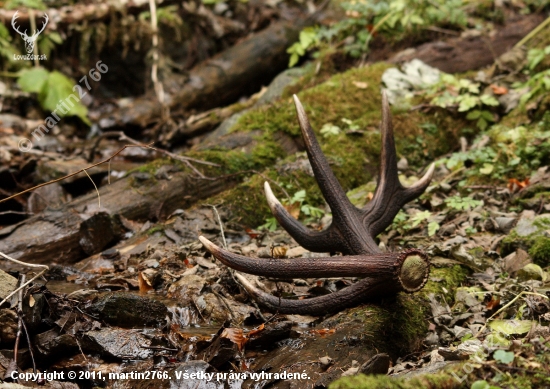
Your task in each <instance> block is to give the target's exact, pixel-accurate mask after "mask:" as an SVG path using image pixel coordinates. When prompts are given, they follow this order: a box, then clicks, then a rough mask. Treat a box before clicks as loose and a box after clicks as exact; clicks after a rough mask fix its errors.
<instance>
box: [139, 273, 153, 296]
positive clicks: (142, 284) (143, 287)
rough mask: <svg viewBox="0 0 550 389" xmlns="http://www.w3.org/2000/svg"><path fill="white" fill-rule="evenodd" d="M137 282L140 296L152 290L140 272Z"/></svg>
mask: <svg viewBox="0 0 550 389" xmlns="http://www.w3.org/2000/svg"><path fill="white" fill-rule="evenodd" d="M138 282H139V293H140V294H145V293H147V292H149V291H150V290H153V286H152V285H151V283H150V282H149V280H148V279H147V278H145V277H144V276H143V274H142V272H139V275H138Z"/></svg>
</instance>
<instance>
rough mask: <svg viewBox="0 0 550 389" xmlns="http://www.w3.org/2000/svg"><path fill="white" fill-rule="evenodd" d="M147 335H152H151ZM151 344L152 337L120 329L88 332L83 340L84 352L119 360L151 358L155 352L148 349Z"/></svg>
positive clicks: (135, 331) (140, 332) (139, 332)
mask: <svg viewBox="0 0 550 389" xmlns="http://www.w3.org/2000/svg"><path fill="white" fill-rule="evenodd" d="M153 333H154V332H153ZM147 335H150V333H148V334H147ZM160 335H161V334H160V333H159V336H160ZM151 343H152V338H151V336H145V334H143V333H142V331H137V330H125V329H119V328H102V329H101V330H98V331H88V332H86V333H85V334H84V337H83V338H82V347H83V348H84V350H86V351H88V352H97V353H99V354H101V355H103V356H107V357H114V358H118V359H147V358H151V357H152V356H153V354H154V350H153V349H151V348H147V347H150V346H151Z"/></svg>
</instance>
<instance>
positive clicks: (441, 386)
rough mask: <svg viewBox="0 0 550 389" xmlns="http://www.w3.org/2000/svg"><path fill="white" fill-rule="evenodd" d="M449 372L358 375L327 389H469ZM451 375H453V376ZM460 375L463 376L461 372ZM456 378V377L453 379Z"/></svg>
mask: <svg viewBox="0 0 550 389" xmlns="http://www.w3.org/2000/svg"><path fill="white" fill-rule="evenodd" d="M448 370H449V371H443V372H439V373H436V374H425V375H419V376H416V377H412V378H409V379H407V378H392V377H388V376H384V375H376V376H366V375H364V374H359V375H356V376H353V377H343V378H340V379H339V380H337V381H335V382H333V383H332V384H331V385H330V386H329V389H351V388H353V389H417V388H423V389H462V388H469V386H468V384H467V382H466V381H463V382H461V381H460V380H459V379H457V378H456V377H460V376H459V375H458V374H457V373H456V371H455V370H459V368H458V366H453V367H452V369H448ZM452 373H455V375H453V374H452ZM461 375H464V373H463V372H462V374H461ZM455 376H456V377H455Z"/></svg>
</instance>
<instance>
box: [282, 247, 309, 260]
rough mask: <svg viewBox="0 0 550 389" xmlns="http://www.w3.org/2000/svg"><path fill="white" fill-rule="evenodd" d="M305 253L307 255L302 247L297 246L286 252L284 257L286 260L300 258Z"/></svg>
mask: <svg viewBox="0 0 550 389" xmlns="http://www.w3.org/2000/svg"><path fill="white" fill-rule="evenodd" d="M306 253H309V251H308V250H306V249H305V248H303V247H302V246H297V247H294V248H291V249H289V250H287V251H286V256H287V258H300V257H303V256H304V254H306Z"/></svg>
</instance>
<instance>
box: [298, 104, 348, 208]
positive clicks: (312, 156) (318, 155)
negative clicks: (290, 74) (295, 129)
mask: <svg viewBox="0 0 550 389" xmlns="http://www.w3.org/2000/svg"><path fill="white" fill-rule="evenodd" d="M293 97H294V105H295V106H296V113H297V115H298V122H299V123H300V129H301V130H302V136H303V138H304V142H305V144H306V150H307V156H308V158H309V162H310V163H311V167H312V168H313V174H314V175H315V179H316V180H317V183H318V184H319V188H320V189H321V192H322V193H323V196H324V198H325V200H326V201H327V203H328V205H329V206H330V209H331V210H332V214H333V215H342V216H343V215H344V214H347V213H349V211H350V209H354V206H353V205H352V204H351V203H350V201H349V200H348V198H347V196H346V192H345V191H344V189H342V186H341V185H340V183H339V182H338V180H337V179H336V176H334V173H333V172H332V169H331V168H330V165H329V163H328V161H327V159H326V157H325V155H324V154H323V152H322V151H321V146H319V142H317V138H315V134H314V132H313V129H312V128H311V125H310V124H309V120H308V118H307V115H306V112H305V111H304V107H303V106H302V103H301V102H300V99H298V96H296V95H294V96H293Z"/></svg>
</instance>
